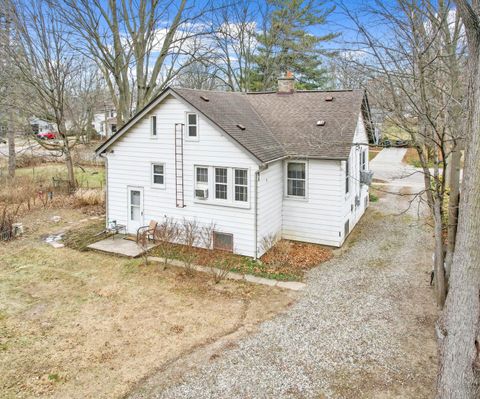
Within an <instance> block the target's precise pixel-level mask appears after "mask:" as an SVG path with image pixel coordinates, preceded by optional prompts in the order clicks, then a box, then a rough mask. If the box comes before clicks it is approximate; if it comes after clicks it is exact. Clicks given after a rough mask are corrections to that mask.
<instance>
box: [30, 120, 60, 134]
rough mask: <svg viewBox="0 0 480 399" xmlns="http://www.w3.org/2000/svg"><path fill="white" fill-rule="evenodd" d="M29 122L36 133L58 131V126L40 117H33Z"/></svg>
mask: <svg viewBox="0 0 480 399" xmlns="http://www.w3.org/2000/svg"><path fill="white" fill-rule="evenodd" d="M29 122H30V126H31V127H32V131H33V133H35V134H39V133H48V132H54V133H55V132H57V126H56V125H55V124H54V123H52V122H48V121H44V120H43V119H40V118H32V119H30V121H29Z"/></svg>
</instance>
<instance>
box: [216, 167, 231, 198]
mask: <svg viewBox="0 0 480 399" xmlns="http://www.w3.org/2000/svg"><path fill="white" fill-rule="evenodd" d="M227 175H228V172H227V168H215V198H217V199H225V200H226V199H227V183H228V177H227Z"/></svg>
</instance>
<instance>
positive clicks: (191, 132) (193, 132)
mask: <svg viewBox="0 0 480 399" xmlns="http://www.w3.org/2000/svg"><path fill="white" fill-rule="evenodd" d="M187 137H189V138H196V137H198V116H197V114H193V113H188V114H187Z"/></svg>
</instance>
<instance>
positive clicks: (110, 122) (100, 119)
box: [93, 103, 117, 137]
mask: <svg viewBox="0 0 480 399" xmlns="http://www.w3.org/2000/svg"><path fill="white" fill-rule="evenodd" d="M93 128H94V129H95V131H96V132H97V133H98V134H99V135H100V136H102V137H108V136H111V135H112V134H114V133H115V132H116V131H117V112H116V111H115V108H114V106H113V105H110V104H106V103H105V104H104V105H103V106H98V107H97V109H96V110H95V112H94V114H93Z"/></svg>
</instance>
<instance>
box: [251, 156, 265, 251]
mask: <svg viewBox="0 0 480 399" xmlns="http://www.w3.org/2000/svg"><path fill="white" fill-rule="evenodd" d="M267 168H268V165H267V164H266V163H263V164H261V165H260V166H259V168H258V169H257V170H256V171H255V201H254V207H255V210H254V231H253V241H254V244H255V260H257V259H258V182H259V180H260V172H261V171H262V170H265V169H267Z"/></svg>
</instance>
